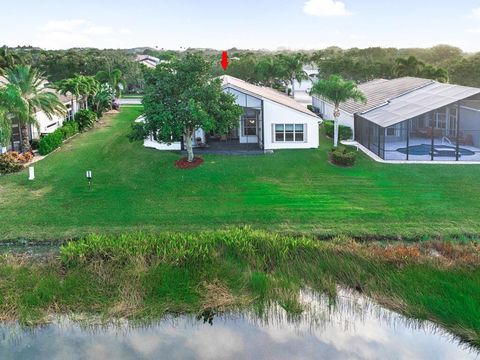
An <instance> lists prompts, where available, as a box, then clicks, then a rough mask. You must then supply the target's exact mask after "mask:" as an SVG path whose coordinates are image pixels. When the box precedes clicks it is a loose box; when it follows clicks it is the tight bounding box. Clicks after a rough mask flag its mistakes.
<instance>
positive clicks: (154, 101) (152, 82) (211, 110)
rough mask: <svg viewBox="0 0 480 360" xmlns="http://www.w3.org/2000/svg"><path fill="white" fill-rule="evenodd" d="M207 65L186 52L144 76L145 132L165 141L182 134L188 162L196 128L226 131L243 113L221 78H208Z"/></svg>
mask: <svg viewBox="0 0 480 360" xmlns="http://www.w3.org/2000/svg"><path fill="white" fill-rule="evenodd" d="M211 67H212V65H211V64H210V63H209V62H208V61H206V60H205V59H204V58H203V57H202V56H200V55H197V54H190V55H187V56H186V57H185V58H184V59H182V60H174V61H172V62H169V63H162V64H160V65H159V66H157V68H156V69H155V71H152V72H151V73H149V75H147V79H146V89H145V97H144V99H143V104H144V107H145V125H144V130H145V132H147V133H150V134H153V136H154V137H155V138H156V140H157V141H161V142H165V143H172V142H173V141H177V140H179V139H181V138H182V137H183V140H184V143H185V147H186V150H187V153H188V161H189V162H192V161H193V160H194V154H193V147H192V137H193V136H194V133H195V131H196V130H197V129H199V128H201V129H203V130H204V131H205V132H210V131H216V132H218V133H226V132H228V131H229V130H230V129H231V128H232V127H233V126H235V125H237V124H238V120H239V118H240V116H241V115H242V114H243V110H242V108H241V107H240V106H238V105H237V104H236V103H235V98H234V96H233V95H231V94H228V93H226V92H224V91H223V90H222V86H221V80H220V79H219V78H216V79H212V78H211V75H210V70H211ZM137 134H138V133H137ZM137 138H138V137H137Z"/></svg>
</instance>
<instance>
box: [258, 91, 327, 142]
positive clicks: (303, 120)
mask: <svg viewBox="0 0 480 360" xmlns="http://www.w3.org/2000/svg"><path fill="white" fill-rule="evenodd" d="M263 109H264V119H265V120H264V140H265V145H264V146H265V150H275V149H312V148H318V145H319V136H318V123H319V121H321V119H320V118H318V119H317V118H315V117H314V116H310V115H307V114H304V113H302V112H299V111H297V110H294V109H291V108H289V107H287V106H283V105H280V104H278V103H275V102H271V101H268V100H264V102H263ZM275 124H304V125H306V126H305V128H304V129H305V134H304V141H303V142H276V141H275V137H274V125H275Z"/></svg>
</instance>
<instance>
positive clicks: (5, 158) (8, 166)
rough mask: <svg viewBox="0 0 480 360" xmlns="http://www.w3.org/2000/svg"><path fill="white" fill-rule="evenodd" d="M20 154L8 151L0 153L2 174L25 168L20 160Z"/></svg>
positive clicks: (0, 170) (0, 172)
mask: <svg viewBox="0 0 480 360" xmlns="http://www.w3.org/2000/svg"><path fill="white" fill-rule="evenodd" d="M18 158H19V154H18V153H16V152H8V153H5V154H1V155H0V174H3V175H4V174H12V173H16V172H18V171H20V170H22V169H23V165H22V164H21V163H20V161H19V159H18Z"/></svg>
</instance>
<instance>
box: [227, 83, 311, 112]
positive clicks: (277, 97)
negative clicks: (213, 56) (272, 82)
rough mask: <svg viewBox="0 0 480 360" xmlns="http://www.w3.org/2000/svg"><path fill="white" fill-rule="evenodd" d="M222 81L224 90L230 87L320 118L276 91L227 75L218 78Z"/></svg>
mask: <svg viewBox="0 0 480 360" xmlns="http://www.w3.org/2000/svg"><path fill="white" fill-rule="evenodd" d="M220 79H221V80H222V86H223V87H224V88H226V87H232V88H234V89H236V90H239V91H242V92H247V93H249V94H251V95H254V96H257V97H260V98H262V99H266V100H270V101H273V102H276V103H278V104H281V105H284V106H287V107H289V108H291V109H293V110H297V111H300V112H302V113H304V114H305V115H309V116H312V117H315V118H317V119H318V120H320V118H319V117H318V116H317V115H315V114H314V113H313V112H312V111H310V110H308V109H307V108H306V107H305V106H303V105H302V104H300V103H299V102H297V101H295V100H294V99H292V98H291V97H289V96H287V95H285V94H283V93H281V92H279V91H277V90H274V89H271V88H267V87H263V86H257V85H253V84H250V83H248V82H246V81H243V80H240V79H237V78H235V77H233V76H228V75H223V76H221V77H220Z"/></svg>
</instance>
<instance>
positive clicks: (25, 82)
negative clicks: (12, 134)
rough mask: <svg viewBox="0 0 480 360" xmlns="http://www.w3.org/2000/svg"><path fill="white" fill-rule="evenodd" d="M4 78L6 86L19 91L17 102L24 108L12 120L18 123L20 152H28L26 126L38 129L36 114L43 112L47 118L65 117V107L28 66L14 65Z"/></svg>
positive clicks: (38, 75)
mask: <svg viewBox="0 0 480 360" xmlns="http://www.w3.org/2000/svg"><path fill="white" fill-rule="evenodd" d="M5 78H6V79H7V82H8V84H10V85H14V86H16V87H18V89H19V93H18V96H19V99H18V101H20V100H21V101H23V102H24V103H25V106H26V111H24V112H14V113H13V120H16V121H18V122H19V123H20V134H21V137H22V151H24V152H25V151H28V150H30V142H29V135H28V128H27V125H28V124H32V125H35V126H37V127H38V121H37V118H36V113H37V112H38V111H43V113H45V115H46V116H47V117H48V118H52V117H53V116H54V115H60V116H64V115H65V106H64V105H63V104H62V102H61V101H60V100H59V99H58V97H57V95H56V94H55V93H52V92H49V91H46V90H45V87H44V83H45V79H44V78H43V77H42V75H41V74H40V73H39V72H38V70H37V69H33V68H32V67H31V66H29V65H15V66H14V67H13V68H10V69H7V70H6V71H5Z"/></svg>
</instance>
